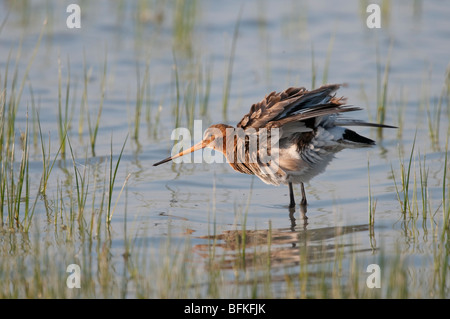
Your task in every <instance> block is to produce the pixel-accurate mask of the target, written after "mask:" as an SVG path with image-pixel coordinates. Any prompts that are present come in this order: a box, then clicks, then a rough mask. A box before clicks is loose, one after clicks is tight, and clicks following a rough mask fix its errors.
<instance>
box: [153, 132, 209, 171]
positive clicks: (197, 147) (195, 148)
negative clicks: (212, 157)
mask: <svg viewBox="0 0 450 319" xmlns="http://www.w3.org/2000/svg"><path fill="white" fill-rule="evenodd" d="M213 139H214V137H212V138H210V139H208V140H203V141H201V142H199V143H197V144H195V145H194V146H192V147H191V148H189V149H187V150H184V151H182V152H180V153H178V154H177V155H174V156H170V157H168V158H166V159H163V160H162V161H159V162H158V163H155V164H153V166H158V165H160V164H164V163H167V162H169V161H171V160H173V159H174V158H177V157H181V156H184V155H186V154H189V153H192V152H195V151H198V150H201V149H202V148H205V147H206V146H207V145H208V144H209V143H211V142H212V140H213Z"/></svg>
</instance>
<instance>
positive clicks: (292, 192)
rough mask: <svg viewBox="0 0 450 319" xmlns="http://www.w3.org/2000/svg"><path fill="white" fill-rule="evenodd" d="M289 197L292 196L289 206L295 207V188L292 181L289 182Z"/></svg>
mask: <svg viewBox="0 0 450 319" xmlns="http://www.w3.org/2000/svg"><path fill="white" fill-rule="evenodd" d="M289 197H290V203H289V208H293V207H295V199H294V189H293V188H292V182H289Z"/></svg>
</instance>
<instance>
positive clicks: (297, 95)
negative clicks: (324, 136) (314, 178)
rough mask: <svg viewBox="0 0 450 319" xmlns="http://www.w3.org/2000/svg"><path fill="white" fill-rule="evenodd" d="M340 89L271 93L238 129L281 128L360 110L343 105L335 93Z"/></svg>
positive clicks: (327, 87) (288, 90) (341, 99)
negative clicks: (308, 120) (299, 122)
mask: <svg viewBox="0 0 450 319" xmlns="http://www.w3.org/2000/svg"><path fill="white" fill-rule="evenodd" d="M340 86H341V85H340V84H329V85H324V86H321V87H320V88H318V89H315V90H312V91H308V90H306V89H305V88H303V87H300V88H294V87H291V88H289V89H287V90H285V91H283V92H279V93H275V92H272V93H270V94H269V95H267V96H266V97H265V98H264V99H263V100H261V101H260V102H259V103H256V104H253V105H252V107H251V109H250V112H249V113H248V114H246V115H245V116H244V117H243V118H242V120H241V121H240V122H239V123H238V125H237V127H240V128H243V129H244V130H245V129H247V128H254V129H259V128H272V127H281V126H282V125H285V124H286V123H289V122H298V121H306V120H307V119H311V118H316V117H320V116H325V115H330V114H337V113H342V112H350V111H356V110H359V109H360V108H358V107H352V106H348V105H344V103H345V100H344V99H343V98H336V97H335V95H334V94H333V93H334V92H335V91H336V90H337V89H339V87H340Z"/></svg>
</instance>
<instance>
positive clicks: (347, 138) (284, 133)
mask: <svg viewBox="0 0 450 319" xmlns="http://www.w3.org/2000/svg"><path fill="white" fill-rule="evenodd" d="M340 86H341V85H340V84H330V85H324V86H321V87H320V88H318V89H315V90H312V91H308V90H306V89H305V88H303V87H300V88H295V87H291V88H288V89H287V90H285V91H283V92H279V93H276V92H272V93H270V94H269V95H267V96H266V97H265V98H264V99H263V100H262V101H261V102H259V103H256V104H253V105H252V107H251V109H250V112H249V113H248V114H246V115H245V116H244V117H243V118H242V120H241V121H240V122H239V123H238V124H237V128H234V127H232V126H229V125H225V124H215V125H212V126H210V127H209V128H208V129H207V130H206V131H205V133H204V138H203V140H202V141H201V142H199V143H197V144H195V145H194V146H192V147H191V148H189V149H186V150H183V151H182V152H180V153H178V154H176V155H174V156H171V157H168V158H166V159H164V160H162V161H160V162H158V163H155V164H153V166H157V165H160V164H163V163H166V162H168V161H171V160H172V159H174V158H177V157H180V156H183V155H186V154H189V153H191V152H194V151H196V150H200V149H203V148H205V147H208V148H212V149H214V150H215V151H219V152H221V153H222V154H223V155H224V156H225V157H226V159H227V162H228V163H229V164H230V165H231V167H232V168H233V169H234V170H236V171H238V172H240V173H245V174H250V175H256V176H258V177H259V178H260V179H261V180H262V181H263V182H265V183H267V184H272V185H280V184H287V185H289V197H290V203H289V207H290V208H293V207H295V199H294V192H293V188H292V184H300V185H301V192H302V200H301V205H304V206H306V204H307V200H306V193H305V187H304V183H305V182H308V181H309V180H310V179H311V178H313V177H314V176H316V175H318V174H320V173H322V172H324V170H325V168H326V167H327V166H328V164H329V163H330V162H331V160H332V159H333V158H334V154H335V153H337V152H339V151H341V150H343V149H345V148H361V147H370V146H372V145H375V141H373V140H371V139H369V138H367V137H364V136H361V135H359V134H358V133H356V132H354V131H352V130H350V129H348V128H345V127H344V126H371V127H387V128H395V127H394V126H389V125H383V124H376V123H368V122H365V121H362V120H356V119H349V118H344V117H342V116H341V113H344V112H351V111H358V110H361V108H359V107H355V106H351V105H347V104H345V101H346V100H345V98H343V97H341V98H336V94H335V92H336V90H337V89H339V87H340ZM274 129H275V130H276V133H277V134H274V132H275V131H274ZM236 130H240V131H241V132H243V133H244V134H236ZM263 133H264V134H263ZM263 135H265V138H264V139H262V138H261V137H262V136H263ZM275 135H276V136H275ZM255 136H256V137H258V139H256V141H257V142H256V147H251V145H250V144H251V143H250V142H251V141H254V140H255V139H253V138H252V137H255ZM275 139H276V141H275ZM261 141H265V142H266V143H263V142H261ZM269 141H270V142H271V143H270V144H269ZM272 142H273V143H272ZM263 144H265V146H264V145H263ZM239 154H240V155H239ZM262 154H266V155H267V154H268V155H273V154H276V155H277V156H273V157H272V158H271V161H269V162H267V161H264V160H263V158H264V156H262Z"/></svg>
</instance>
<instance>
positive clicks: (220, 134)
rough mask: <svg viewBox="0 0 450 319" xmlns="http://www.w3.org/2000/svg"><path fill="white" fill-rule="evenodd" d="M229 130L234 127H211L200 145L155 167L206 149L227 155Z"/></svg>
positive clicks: (216, 125)
mask: <svg viewBox="0 0 450 319" xmlns="http://www.w3.org/2000/svg"><path fill="white" fill-rule="evenodd" d="M227 128H231V129H232V128H233V127H232V126H229V125H225V124H214V125H211V126H210V127H208V128H207V129H206V130H205V133H204V134H203V139H202V140H201V141H200V142H199V143H197V144H195V145H194V146H192V147H191V148H189V149H187V150H183V151H182V152H180V153H178V154H176V155H174V156H170V157H168V158H166V159H163V160H162V161H159V162H157V163H155V164H153V166H158V165H160V164H163V163H167V162H169V161H171V160H173V159H174V158H177V157H181V156H184V155H186V154H190V153H192V152H195V151H197V150H200V149H203V148H205V147H208V148H212V149H214V150H215V151H219V152H222V153H224V154H225V150H226V134H227Z"/></svg>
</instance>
